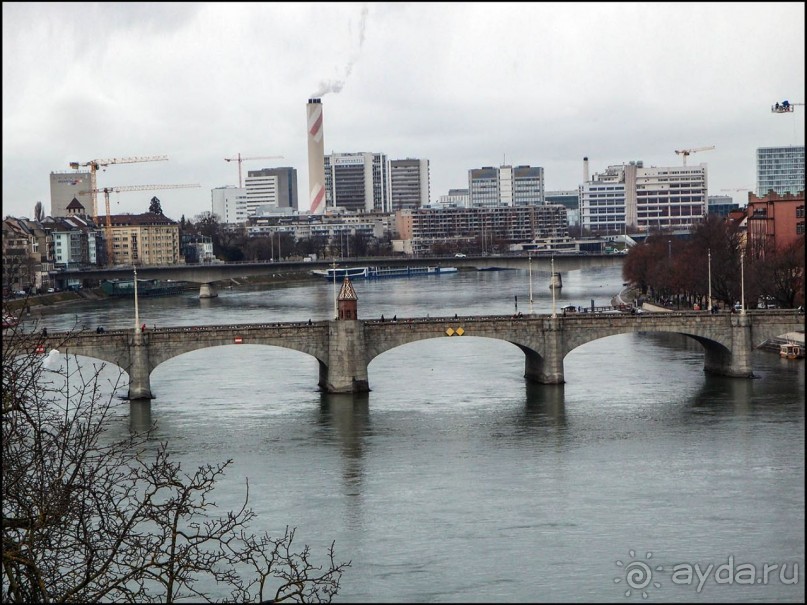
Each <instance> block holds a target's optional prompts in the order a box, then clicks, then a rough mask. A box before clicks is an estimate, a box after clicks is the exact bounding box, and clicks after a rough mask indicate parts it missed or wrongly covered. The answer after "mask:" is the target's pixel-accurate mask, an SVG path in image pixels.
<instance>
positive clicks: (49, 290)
mask: <svg viewBox="0 0 807 605" xmlns="http://www.w3.org/2000/svg"><path fill="white" fill-rule="evenodd" d="M54 292H56V289H55V288H48V294H53V293H54Z"/></svg>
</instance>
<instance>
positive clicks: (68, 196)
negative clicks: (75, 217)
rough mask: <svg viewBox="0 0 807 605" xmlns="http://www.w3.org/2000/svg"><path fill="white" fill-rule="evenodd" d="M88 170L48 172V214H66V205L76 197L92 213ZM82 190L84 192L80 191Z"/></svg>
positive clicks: (58, 215) (57, 215) (56, 215)
mask: <svg viewBox="0 0 807 605" xmlns="http://www.w3.org/2000/svg"><path fill="white" fill-rule="evenodd" d="M91 182H92V181H91V178H90V173H89V172H78V171H75V170H71V171H69V172H67V171H64V172H51V173H50V216H54V217H61V216H68V215H69V213H68V211H67V206H69V205H70V202H72V201H73V199H74V198H75V199H77V200H78V201H79V202H80V203H81V205H82V206H84V208H88V209H89V213H90V214H92V209H93V194H91V193H89V191H90V190H91V189H92V185H91ZM82 191H84V192H85V193H82Z"/></svg>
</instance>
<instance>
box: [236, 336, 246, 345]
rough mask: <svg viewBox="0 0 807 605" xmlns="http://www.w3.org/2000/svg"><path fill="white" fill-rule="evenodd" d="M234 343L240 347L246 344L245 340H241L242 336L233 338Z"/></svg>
mask: <svg viewBox="0 0 807 605" xmlns="http://www.w3.org/2000/svg"><path fill="white" fill-rule="evenodd" d="M233 342H234V343H235V344H237V345H240V344H242V343H243V342H244V339H243V338H241V337H240V336H236V337H235V338H233Z"/></svg>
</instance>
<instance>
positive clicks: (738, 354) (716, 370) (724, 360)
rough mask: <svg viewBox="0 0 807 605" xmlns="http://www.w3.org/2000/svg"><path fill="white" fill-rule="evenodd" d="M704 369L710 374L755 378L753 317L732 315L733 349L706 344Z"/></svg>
mask: <svg viewBox="0 0 807 605" xmlns="http://www.w3.org/2000/svg"><path fill="white" fill-rule="evenodd" d="M704 348H705V354H704V361H703V369H704V371H706V372H709V373H710V374H717V375H720V376H730V377H732V378H753V377H754V373H753V372H752V370H751V354H752V353H753V350H754V346H753V341H752V338H751V319H750V318H749V317H748V316H747V315H732V316H731V349H726V348H722V347H720V348H718V347H710V346H705V345H704Z"/></svg>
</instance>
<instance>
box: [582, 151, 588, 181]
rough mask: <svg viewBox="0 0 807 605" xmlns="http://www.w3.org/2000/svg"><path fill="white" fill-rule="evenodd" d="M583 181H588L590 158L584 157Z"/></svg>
mask: <svg viewBox="0 0 807 605" xmlns="http://www.w3.org/2000/svg"><path fill="white" fill-rule="evenodd" d="M583 182H584V183H588V158H587V157H585V158H583Z"/></svg>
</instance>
